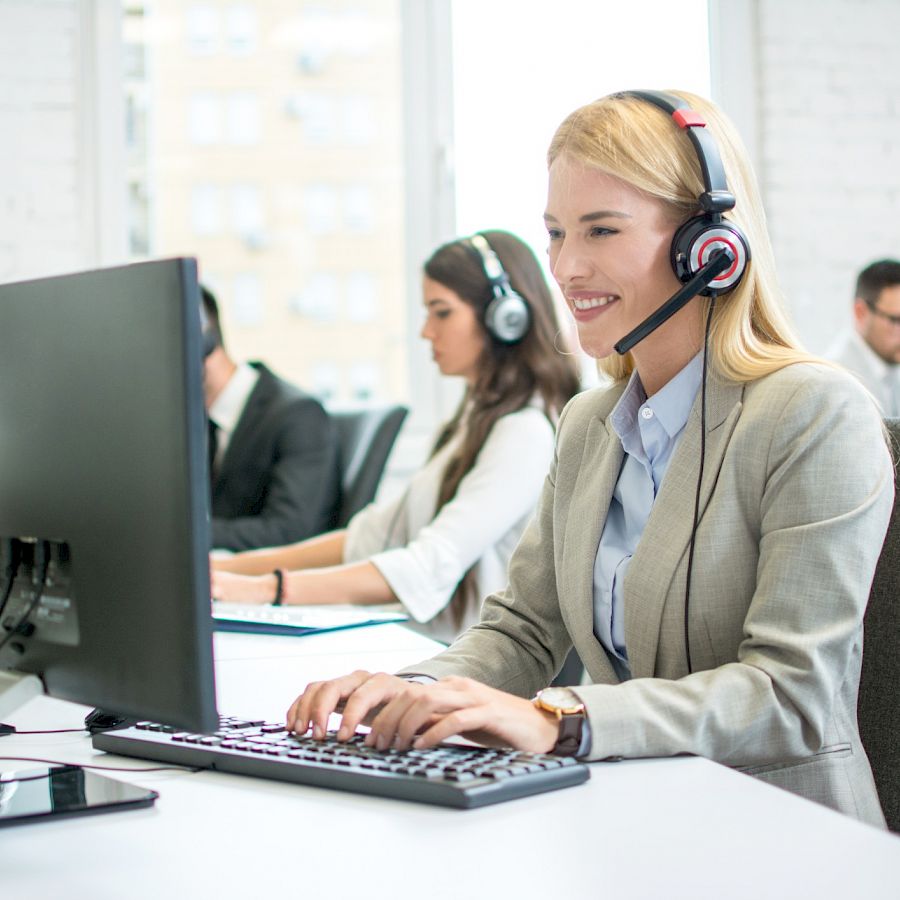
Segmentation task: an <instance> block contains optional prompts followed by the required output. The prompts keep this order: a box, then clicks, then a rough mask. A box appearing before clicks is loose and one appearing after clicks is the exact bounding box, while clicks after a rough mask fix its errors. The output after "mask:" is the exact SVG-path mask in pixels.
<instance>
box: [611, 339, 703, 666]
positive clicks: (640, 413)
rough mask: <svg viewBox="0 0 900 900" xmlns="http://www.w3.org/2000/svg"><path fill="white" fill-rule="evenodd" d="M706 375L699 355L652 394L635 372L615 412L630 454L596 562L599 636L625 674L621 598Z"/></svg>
mask: <svg viewBox="0 0 900 900" xmlns="http://www.w3.org/2000/svg"><path fill="white" fill-rule="evenodd" d="M702 376H703V354H702V353H698V354H697V356H695V357H694V358H693V359H692V360H691V361H690V362H689V363H688V364H687V365H686V366H685V367H684V368H683V369H682V370H681V371H680V372H679V373H678V374H677V375H676V376H675V377H674V378H672V379H671V381H669V382H668V383H667V384H666V385H665V386H664V387H663V388H662V389H660V390H659V391H658V392H657V393H655V394H654V395H653V396H652V397H650V398H648V397H647V394H646V392H645V391H644V386H643V385H642V384H641V379H640V377H639V376H638V373H637V371H636V370H635V372H634V373H633V374H632V376H631V379H630V380H629V382H628V385H627V386H626V388H625V392H624V393H623V394H622V396H621V397H620V398H619V402H618V403H617V404H616V405H615V407H614V409H613V411H612V413H611V414H610V424H611V425H612V427H613V430H614V431H615V432H616V434H617V435H618V436H619V440H620V441H621V442H622V447H623V449H624V450H625V458H624V460H623V463H622V469H621V472H620V473H619V480H618V481H617V482H616V487H615V490H614V491H613V496H612V501H611V502H610V505H609V511H608V512H607V514H606V524H605V525H604V526H603V532H602V534H601V535H600V544H599V546H598V547H597V556H596V558H595V560H594V635H595V636H596V638H597V640H598V641H600V643H601V644H603V646H604V647H605V648H606V650H607V651H609V654H610V656H611V657H612V660H613V665H614V666H615V667H616V669H617V674H618V675H619V676H620V677H621V678H628V677H629V675H630V670H629V667H628V649H627V647H626V646H625V630H624V608H623V599H622V593H623V587H622V586H623V584H624V581H625V574H626V572H627V571H628V566H629V564H630V563H631V557H632V555H633V553H634V551H635V548H636V547H637V545H638V541H640V539H641V535H642V534H643V533H644V528H645V527H646V525H647V520H648V519H649V518H650V510H651V509H652V507H653V502H654V500H655V499H656V495H657V494H658V493H659V488H660V485H661V484H662V480H663V476H664V475H665V474H666V470H667V469H668V467H669V462H670V460H671V459H672V454H673V453H674V452H675V448H676V447H677V446H678V443H679V441H680V440H681V436H682V435H683V434H684V427H685V425H686V424H687V420H688V416H689V415H690V412H691V407H692V406H693V405H694V399H695V398H696V396H697V392H698V390H699V389H700V381H701V379H702Z"/></svg>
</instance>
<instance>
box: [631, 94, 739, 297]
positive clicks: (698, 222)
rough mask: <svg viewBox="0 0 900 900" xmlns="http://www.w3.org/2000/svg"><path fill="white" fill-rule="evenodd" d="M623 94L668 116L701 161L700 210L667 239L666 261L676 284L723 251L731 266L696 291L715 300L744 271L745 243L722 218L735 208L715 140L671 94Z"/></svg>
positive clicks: (697, 115)
mask: <svg viewBox="0 0 900 900" xmlns="http://www.w3.org/2000/svg"><path fill="white" fill-rule="evenodd" d="M622 96H624V97H637V98H638V99H639V100H644V101H645V102H647V103H652V104H653V105H654V106H656V107H658V108H659V109H661V110H662V111H663V112H665V113H668V114H669V115H670V116H671V117H672V119H673V121H674V122H675V124H676V125H678V127H679V128H681V129H683V130H684V131H685V132H686V133H687V136H688V137H689V138H690V140H691V144H693V146H694V150H695V151H696V153H697V158H698V159H699V160H700V171H701V173H702V175H703V188H704V190H703V193H702V194H701V195H700V196H699V197H698V198H697V201H698V202H699V204H700V207H701V208H702V210H703V212H702V213H701V214H700V215H699V216H694V217H693V218H692V219H688V221H687V222H685V223H684V224H683V225H682V226H681V227H680V228H679V229H678V230H677V231H676V232H675V236H674V237H673V238H672V248H671V250H670V257H669V258H670V260H671V263H672V268H673V270H674V271H675V274H676V275H677V276H678V278H679V280H680V281H681V282H683V283H686V282H688V281H690V279H691V278H693V277H695V276H696V275H697V274H698V273H699V272H700V271H701V270H702V268H703V267H704V266H705V265H706V264H707V263H709V261H710V258H711V257H712V254H713V253H714V252H715V251H716V250H723V249H724V250H728V251H729V252H730V253H731V256H732V257H733V260H732V262H731V265H730V266H729V267H728V268H727V269H725V271H724V272H722V273H721V274H719V275H717V276H716V277H715V278H714V279H713V280H712V281H711V282H710V283H709V285H708V286H707V287H704V288H703V289H701V290H700V291H699V292H698V293H700V294H703V295H704V296H706V297H715V296H716V295H717V294H720V293H722V292H723V291H728V290H731V288H733V287H735V286H736V285H737V283H738V282H739V281H740V280H741V278H742V276H743V274H744V272H745V270H746V268H747V262H748V260H749V259H750V245H749V243H748V242H747V238H746V236H745V235H744V233H743V232H742V231H741V229H740V228H738V226H737V225H735V224H734V222H730V221H728V220H727V219H723V218H722V213H725V212H728V210H730V209H733V208H734V194H732V193H731V191H729V190H728V183H727V182H726V180H725V167H724V166H723V165H722V158H721V157H720V156H719V148H718V147H717V146H716V142H715V139H714V138H713V136H712V134H711V132H710V131H709V130H708V129H707V127H706V120H705V119H704V118H703V116H702V115H700V113H698V112H695V111H694V110H693V109H691V108H690V106H688V104H687V103H686V102H685V101H684V100H682V99H681V98H680V97H676V96H674V95H673V94H666V93H663V92H662V91H626V92H625V93H624V94H622Z"/></svg>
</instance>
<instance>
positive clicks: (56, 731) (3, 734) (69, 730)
mask: <svg viewBox="0 0 900 900" xmlns="http://www.w3.org/2000/svg"><path fill="white" fill-rule="evenodd" d="M6 728H10V729H12V730H11V731H6V730H4V729H2V728H0V737H6V736H7V735H8V734H15V735H20V734H74V733H76V732H78V733H81V732H83V731H87V728H50V729H45V730H43V731H19V729H18V728H16V726H15V725H7V726H6Z"/></svg>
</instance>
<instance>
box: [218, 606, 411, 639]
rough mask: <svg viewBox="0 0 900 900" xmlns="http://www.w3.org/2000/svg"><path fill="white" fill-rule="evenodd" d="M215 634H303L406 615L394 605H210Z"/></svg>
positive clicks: (401, 618) (388, 619)
mask: <svg viewBox="0 0 900 900" xmlns="http://www.w3.org/2000/svg"><path fill="white" fill-rule="evenodd" d="M212 611H213V627H214V628H215V629H216V631H240V632H244V633H250V634H283V635H304V634H316V633H317V632H320V631H337V630H338V629H341V628H359V627H361V626H363V625H380V624H383V623H385V622H405V621H406V619H407V615H406V613H404V612H403V609H402V607H401V606H400V605H399V604H397V603H393V604H390V605H386V606H351V605H349V604H347V605H344V604H333V605H332V604H328V605H323V606H268V605H265V606H258V605H255V604H252V603H222V602H221V601H219V600H214V601H213V605H212Z"/></svg>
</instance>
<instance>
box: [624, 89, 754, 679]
mask: <svg viewBox="0 0 900 900" xmlns="http://www.w3.org/2000/svg"><path fill="white" fill-rule="evenodd" d="M617 96H618V97H622V98H625V97H636V98H637V99H639V100H643V101H644V102H646V103H650V104H652V105H653V106H656V107H658V108H659V109H661V110H662V111H663V112H665V113H667V114H668V115H670V116H671V117H672V119H673V121H674V122H675V124H676V125H677V126H678V127H679V128H681V129H682V130H684V131H685V132H686V133H687V136H688V137H689V138H690V140H691V144H692V145H693V147H694V150H695V151H696V153H697V158H698V159H699V161H700V171H701V172H702V174H703V193H702V194H700V196H699V197H698V198H697V202H698V204H699V206H700V208H701V209H702V210H703V212H702V213H700V215H698V216H694V217H693V218H690V219H688V220H687V221H686V222H685V223H684V224H682V225H681V226H680V227H679V228H678V230H677V231H676V232H675V234H674V236H673V237H672V246H671V248H670V250H669V261H670V262H671V264H672V269H673V271H674V272H675V274H676V275H677V276H678V279H679V281H681V282H682V287H681V289H680V290H678V291H677V292H676V293H675V294H673V295H672V296H671V297H670V298H669V299H668V300H667V301H666V302H665V303H663V305H662V306H660V307H659V309H657V310H656V311H655V312H654V313H651V315H649V316H648V317H647V318H646V319H644V321H643V322H641V324H640V325H638V326H637V327H636V328H634V329H633V330H632V331H630V332H628V334H626V335H625V337H623V338H622V339H621V340H620V341H619V342H618V343H616V344H615V345H614V346H615V349H616V352H617V353H619V354H625V353H627V352H628V351H629V350H630V349H631V348H632V347H634V346H635V344H637V343H638V342H639V341H642V340H643V339H644V338H645V337H647V335H648V334H650V333H651V332H652V331H655V330H656V329H657V328H659V326H660V325H662V324H663V322H665V321H666V320H667V319H668V318H670V317H671V316H673V315H674V314H675V313H676V312H678V310H679V309H681V308H682V307H683V306H684V305H685V304H686V303H687V302H688V301H689V300H691V299H692V298H693V297H696V296H697V295H698V294H702V295H703V296H706V297H710V298H711V300H712V301H713V302H714V301H715V298H716V297H717V296H718V295H719V294H721V293H723V292H724V291H730V290H732V289H733V288H734V287H735V286H736V285H737V284H738V283H739V282H740V280H741V278H742V277H743V275H744V272H745V271H746V270H747V263H748V262H749V260H750V245H749V243H748V242H747V238H746V237H745V235H744V233H743V232H742V231H741V229H740V228H738V226H737V225H735V224H734V222H730V221H728V220H727V219H723V218H722V214H723V213H725V212H728V210H730V209H733V208H734V202H735V201H734V194H732V193H731V191H729V190H728V184H727V182H726V180H725V167H724V166H723V165H722V158H721V157H720V156H719V149H718V147H717V146H716V142H715V140H714V139H713V136H712V134H711V133H710V132H709V131H707V130H706V121H705V120H704V118H703V116H701V115H700V114H699V113H698V112H696V111H695V110H693V109H691V108H690V107H689V106H688V104H687V103H686V102H685V101H684V100H682V99H681V98H680V97H676V96H674V95H673V94H666V93H663V92H661V91H624V92H622V93H621V94H618V95H617ZM712 309H713V307H712V303H710V307H709V311H708V313H707V316H706V329H705V332H704V337H703V376H702V386H701V391H700V465H699V468H698V471H697V490H696V493H695V495H694V511H693V524H692V526H691V538H690V542H689V544H688V558H687V572H686V575H685V585H684V648H685V656H686V659H687V670H688V674H690V673H692V672H693V671H694V667H693V661H692V659H691V636H690V629H689V614H690V601H691V573H692V571H693V566H694V544H695V541H696V537H697V526H698V524H699V521H700V493H701V486H702V483H703V467H704V466H703V464H704V461H705V459H706V377H707V368H708V357H709V354H708V352H707V349H708V344H709V332H710V327H711V325H712Z"/></svg>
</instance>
